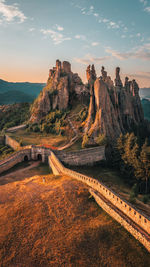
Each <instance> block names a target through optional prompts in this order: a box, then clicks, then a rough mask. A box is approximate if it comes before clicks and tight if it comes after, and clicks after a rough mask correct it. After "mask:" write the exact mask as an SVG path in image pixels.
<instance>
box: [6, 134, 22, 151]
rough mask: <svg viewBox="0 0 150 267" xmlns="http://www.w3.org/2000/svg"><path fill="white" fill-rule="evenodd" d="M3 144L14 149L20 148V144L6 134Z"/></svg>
mask: <svg viewBox="0 0 150 267" xmlns="http://www.w3.org/2000/svg"><path fill="white" fill-rule="evenodd" d="M5 144H6V145H8V146H10V147H11V148H13V149H14V150H17V149H19V148H21V146H20V144H19V143H18V142H17V141H16V140H14V139H13V138H11V137H9V136H8V135H5Z"/></svg>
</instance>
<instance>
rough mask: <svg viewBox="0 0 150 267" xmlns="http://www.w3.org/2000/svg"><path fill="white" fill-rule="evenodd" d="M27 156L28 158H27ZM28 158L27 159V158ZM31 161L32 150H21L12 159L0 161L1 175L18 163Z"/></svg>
mask: <svg viewBox="0 0 150 267" xmlns="http://www.w3.org/2000/svg"><path fill="white" fill-rule="evenodd" d="M26 156H27V157H26ZM25 157H26V158H25ZM27 159H28V160H30V159H31V149H24V150H20V151H18V152H16V153H14V154H12V155H11V156H10V157H8V158H6V159H4V160H1V161H0V173H2V172H4V171H7V170H9V169H10V168H12V167H13V166H15V165H16V164H17V163H19V162H22V161H24V160H27Z"/></svg>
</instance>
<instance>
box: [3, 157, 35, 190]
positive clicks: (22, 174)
mask: <svg viewBox="0 0 150 267" xmlns="http://www.w3.org/2000/svg"><path fill="white" fill-rule="evenodd" d="M39 165H40V161H36V162H33V161H30V162H28V165H27V166H26V167H23V166H19V167H18V168H17V169H14V170H13V169H12V171H11V170H10V171H9V172H7V173H6V174H4V175H3V174H2V175H0V185H3V184H7V183H11V182H14V181H21V180H23V179H25V178H27V177H31V175H36V174H37V172H36V169H35V168H36V167H38V166H39ZM32 169H34V170H32ZM31 170H32V171H31Z"/></svg>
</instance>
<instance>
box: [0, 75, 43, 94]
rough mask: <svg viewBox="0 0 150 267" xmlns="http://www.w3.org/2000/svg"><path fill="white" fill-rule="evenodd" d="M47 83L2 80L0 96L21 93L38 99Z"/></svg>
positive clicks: (0, 82) (0, 81)
mask: <svg viewBox="0 0 150 267" xmlns="http://www.w3.org/2000/svg"><path fill="white" fill-rule="evenodd" d="M45 85H46V84H45V83H29V82H17V83H13V82H7V81H4V80H1V79H0V94H1V93H6V92H8V91H19V92H23V93H25V94H28V95H30V96H33V97H34V98H36V97H37V96H38V95H39V93H40V91H41V90H42V89H43V87H44V86H45Z"/></svg>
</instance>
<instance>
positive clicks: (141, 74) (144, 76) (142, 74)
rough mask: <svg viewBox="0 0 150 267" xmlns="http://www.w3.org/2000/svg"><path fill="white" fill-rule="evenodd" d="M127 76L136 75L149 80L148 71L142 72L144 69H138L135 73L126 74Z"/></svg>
mask: <svg viewBox="0 0 150 267" xmlns="http://www.w3.org/2000/svg"><path fill="white" fill-rule="evenodd" d="M126 75H127V76H129V77H136V78H139V79H146V80H150V72H146V71H145V72H144V71H140V72H137V73H136V74H126Z"/></svg>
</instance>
